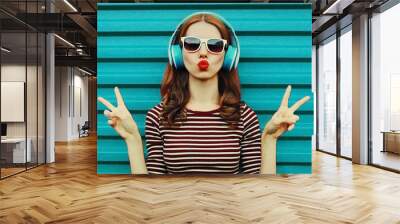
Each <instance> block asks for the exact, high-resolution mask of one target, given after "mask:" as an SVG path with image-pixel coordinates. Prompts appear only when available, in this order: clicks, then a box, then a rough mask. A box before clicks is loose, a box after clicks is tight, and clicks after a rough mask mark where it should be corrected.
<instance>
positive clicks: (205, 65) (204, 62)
mask: <svg viewBox="0 0 400 224" xmlns="http://www.w3.org/2000/svg"><path fill="white" fill-rule="evenodd" d="M197 66H199V69H200V70H207V68H208V66H209V64H208V61H207V60H201V61H200V62H199V63H198V64H197Z"/></svg>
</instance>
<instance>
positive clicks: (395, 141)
mask: <svg viewBox="0 0 400 224" xmlns="http://www.w3.org/2000/svg"><path fill="white" fill-rule="evenodd" d="M381 133H383V150H382V152H392V153H396V154H400V131H381Z"/></svg>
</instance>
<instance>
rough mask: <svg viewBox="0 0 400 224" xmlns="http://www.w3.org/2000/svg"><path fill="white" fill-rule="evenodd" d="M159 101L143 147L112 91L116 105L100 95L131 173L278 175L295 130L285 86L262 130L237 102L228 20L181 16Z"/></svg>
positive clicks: (234, 43)
mask: <svg viewBox="0 0 400 224" xmlns="http://www.w3.org/2000/svg"><path fill="white" fill-rule="evenodd" d="M168 54H169V55H168V57H169V64H168V65H167V68H166V70H165V73H164V77H163V81H162V84H161V96H162V100H161V102H160V103H159V104H157V105H155V106H154V107H153V108H151V109H150V110H149V111H148V112H147V116H146V127H145V137H146V147H147V149H148V156H147V158H146V159H145V158H144V151H143V147H142V141H141V137H140V133H139V130H138V127H137V124H136V123H135V121H134V119H133V118H132V116H131V114H130V112H129V111H128V109H127V108H126V106H125V104H124V101H123V98H122V96H121V93H120V92H119V89H118V88H117V87H116V88H115V96H116V98H117V103H118V105H117V106H114V105H112V104H111V103H110V102H108V101H107V100H106V99H104V98H102V97H99V99H98V100H99V101H100V102H101V103H103V104H104V105H105V106H106V107H107V108H108V110H105V111H104V115H105V116H106V117H107V118H108V124H109V125H111V126H112V127H113V128H114V129H115V130H116V131H117V132H118V133H119V135H120V136H121V137H122V138H123V139H124V140H125V142H126V144H127V148H128V155H129V160H130V164H131V170H132V173H133V174H169V173H234V174H236V173H252V174H254V173H261V174H274V173H275V172H276V142H277V139H278V138H279V136H281V135H282V134H283V133H284V132H285V131H288V130H289V131H290V130H292V129H293V128H294V126H295V123H296V122H297V121H298V120H299V117H298V116H297V115H295V114H294V112H295V111H296V110H297V109H298V108H299V107H300V106H301V105H303V104H304V103H305V102H306V101H307V100H309V97H308V96H306V97H304V98H302V99H301V100H299V101H297V102H296V103H295V104H293V105H292V106H291V107H289V106H288V99H289V96H290V91H291V87H290V86H288V87H287V89H286V92H285V94H284V96H283V99H282V102H281V105H280V107H279V109H278V110H277V111H276V112H275V113H274V114H273V116H272V117H271V119H270V120H269V121H268V122H267V123H266V124H265V127H264V128H263V131H262V132H261V129H260V126H259V121H258V117H257V115H256V114H255V112H254V111H253V110H252V108H250V107H249V105H247V104H246V103H245V102H243V101H242V100H241V94H240V83H239V77H238V71H237V65H238V61H239V56H240V46H239V41H238V38H237V36H236V34H235V32H234V30H233V28H232V27H231V26H230V25H229V23H228V22H227V21H225V20H224V19H223V18H222V17H220V16H218V15H216V14H213V13H206V12H200V13H195V14H192V15H190V16H188V17H187V18H185V19H184V20H183V21H182V22H181V23H180V24H179V25H178V27H177V29H176V30H175V32H174V34H173V35H172V37H171V39H170V44H169V49H168Z"/></svg>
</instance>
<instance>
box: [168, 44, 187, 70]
mask: <svg viewBox="0 0 400 224" xmlns="http://www.w3.org/2000/svg"><path fill="white" fill-rule="evenodd" d="M171 57H172V63H173V66H174V67H175V68H176V69H177V70H179V69H182V68H183V67H184V66H185V65H184V64H183V56H182V49H181V47H180V46H179V44H175V45H172V47H171Z"/></svg>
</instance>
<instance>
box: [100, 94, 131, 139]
mask: <svg viewBox="0 0 400 224" xmlns="http://www.w3.org/2000/svg"><path fill="white" fill-rule="evenodd" d="M114 92H115V97H116V98H117V103H118V105H117V107H114V106H113V105H112V104H111V103H110V102H108V101H107V100H106V99H104V98H103V97H98V98H97V99H98V100H99V101H100V102H101V103H102V104H104V106H106V107H107V108H108V110H104V115H105V116H106V117H107V118H108V124H109V125H110V126H111V127H113V128H114V129H115V131H117V132H118V134H119V135H120V136H121V137H122V138H123V139H127V138H130V137H134V136H139V129H138V127H137V125H136V122H135V121H134V120H133V118H132V115H131V113H130V112H129V110H128V109H127V108H126V106H125V103H124V100H123V98H122V96H121V93H120V91H119V89H118V87H115V88H114Z"/></svg>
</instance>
